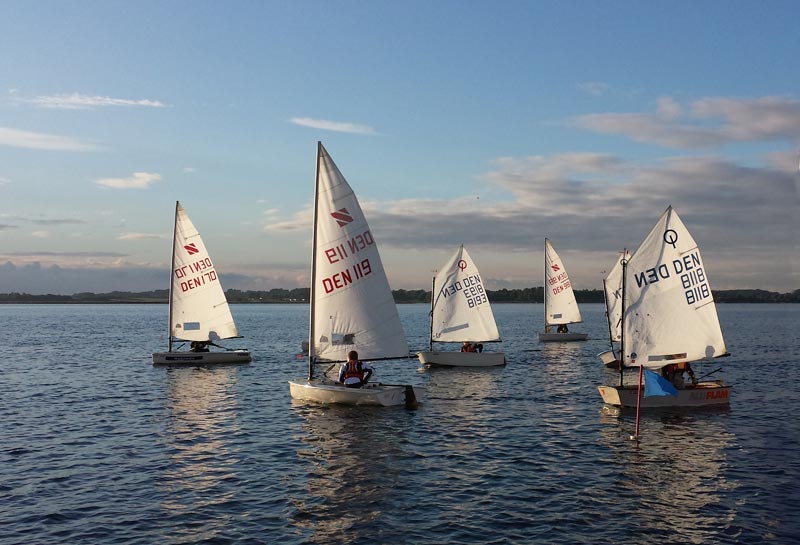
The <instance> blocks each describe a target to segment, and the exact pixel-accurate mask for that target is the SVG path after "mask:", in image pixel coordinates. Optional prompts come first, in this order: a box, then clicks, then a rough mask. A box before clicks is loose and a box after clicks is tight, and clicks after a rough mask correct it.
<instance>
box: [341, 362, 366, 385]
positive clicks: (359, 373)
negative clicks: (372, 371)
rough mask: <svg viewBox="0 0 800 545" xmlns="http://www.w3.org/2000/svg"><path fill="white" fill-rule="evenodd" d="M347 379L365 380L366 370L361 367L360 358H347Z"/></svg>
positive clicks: (345, 376)
mask: <svg viewBox="0 0 800 545" xmlns="http://www.w3.org/2000/svg"><path fill="white" fill-rule="evenodd" d="M344 378H345V380H347V379H349V378H357V379H358V380H362V381H363V380H364V371H363V370H362V369H361V362H360V361H358V360H347V370H346V371H345V372H344Z"/></svg>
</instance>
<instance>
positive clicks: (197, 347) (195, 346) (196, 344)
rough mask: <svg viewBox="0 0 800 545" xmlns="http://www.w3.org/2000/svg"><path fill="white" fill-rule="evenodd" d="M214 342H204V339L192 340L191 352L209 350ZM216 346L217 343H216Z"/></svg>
mask: <svg viewBox="0 0 800 545" xmlns="http://www.w3.org/2000/svg"><path fill="white" fill-rule="evenodd" d="M209 344H214V343H212V342H203V341H192V344H191V348H189V350H190V351H191V352H208V345H209ZM214 346H216V345H214Z"/></svg>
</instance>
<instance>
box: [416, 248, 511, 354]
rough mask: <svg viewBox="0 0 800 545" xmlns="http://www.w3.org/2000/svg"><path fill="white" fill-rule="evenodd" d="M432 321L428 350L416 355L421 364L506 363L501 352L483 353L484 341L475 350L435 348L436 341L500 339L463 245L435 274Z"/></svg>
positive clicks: (493, 340)
mask: <svg viewBox="0 0 800 545" xmlns="http://www.w3.org/2000/svg"><path fill="white" fill-rule="evenodd" d="M437 286H438V287H437ZM437 290H438V291H437ZM430 322H431V328H430V330H431V333H430V343H429V345H428V351H427V352H419V353H418V354H417V357H419V361H420V362H421V363H423V364H426V365H446V366H465V367H490V366H496V365H505V363H506V358H505V355H504V354H503V353H502V352H483V348H482V346H483V345H482V344H480V346H481V348H480V350H479V351H475V352H466V351H465V352H435V351H434V350H433V343H434V342H441V343H464V342H469V343H471V344H473V343H489V342H499V341H500V333H499V332H498V331H497V324H496V323H495V321H494V314H492V307H491V305H490V304H489V299H488V298H487V297H486V290H485V289H484V287H483V281H482V280H481V276H480V273H479V272H478V267H477V266H476V265H475V262H474V261H472V258H470V256H469V253H467V250H466V248H464V246H463V245H462V246H461V247H460V248H459V249H458V250H456V253H455V254H453V256H452V257H451V258H450V259H449V260H448V261H447V263H445V264H444V266H443V267H442V268H441V269H440V270H439V273H438V274H437V275H436V276H434V277H433V287H432V288H431V312H430ZM473 345H474V344H473Z"/></svg>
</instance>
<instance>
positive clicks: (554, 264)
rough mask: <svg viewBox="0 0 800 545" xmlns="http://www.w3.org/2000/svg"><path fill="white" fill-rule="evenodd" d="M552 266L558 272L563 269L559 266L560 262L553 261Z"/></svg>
mask: <svg viewBox="0 0 800 545" xmlns="http://www.w3.org/2000/svg"><path fill="white" fill-rule="evenodd" d="M550 268H551V269H553V270H554V271H556V272H558V271H560V270H561V267H559V266H558V263H553V264H552V265H550Z"/></svg>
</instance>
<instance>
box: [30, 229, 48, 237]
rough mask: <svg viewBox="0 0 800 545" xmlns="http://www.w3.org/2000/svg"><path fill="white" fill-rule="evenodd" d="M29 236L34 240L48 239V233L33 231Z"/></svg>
mask: <svg viewBox="0 0 800 545" xmlns="http://www.w3.org/2000/svg"><path fill="white" fill-rule="evenodd" d="M31 236H32V237H36V238H50V231H33V232H32V233H31Z"/></svg>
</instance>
